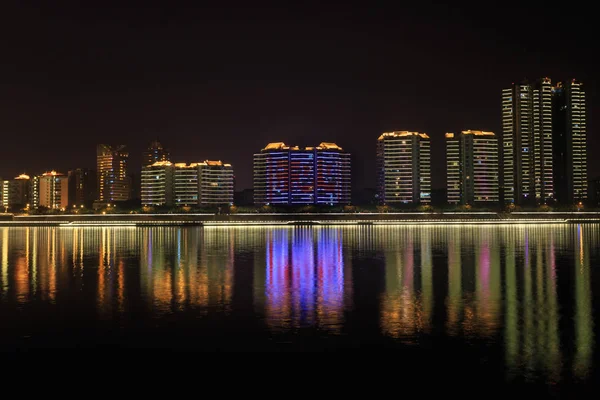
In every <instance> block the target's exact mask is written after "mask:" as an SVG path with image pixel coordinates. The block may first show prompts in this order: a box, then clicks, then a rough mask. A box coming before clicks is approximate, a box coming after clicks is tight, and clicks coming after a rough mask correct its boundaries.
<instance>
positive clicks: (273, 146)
mask: <svg viewBox="0 0 600 400" xmlns="http://www.w3.org/2000/svg"><path fill="white" fill-rule="evenodd" d="M314 149H317V150H340V151H341V150H342V148H341V147H340V146H338V145H337V144H335V143H331V142H321V144H319V145H318V146H316V147H315V146H307V147H305V148H300V147H299V146H288V145H286V144H285V143H284V142H273V143H269V144H268V145H267V146H266V147H265V148H264V149H263V151H265V150H309V151H310V150H314Z"/></svg>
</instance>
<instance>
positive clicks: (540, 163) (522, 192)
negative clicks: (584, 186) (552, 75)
mask: <svg viewBox="0 0 600 400" xmlns="http://www.w3.org/2000/svg"><path fill="white" fill-rule="evenodd" d="M552 91H553V88H552V83H551V81H550V79H549V78H543V79H540V80H538V81H537V82H535V83H529V82H522V83H519V84H514V83H513V85H512V87H511V88H508V89H504V90H503V91H502V130H503V144H502V171H503V181H502V187H503V196H504V202H506V203H515V204H523V203H530V204H533V203H538V204H539V203H547V202H551V201H553V200H554V176H553V156H552V146H553V145H552Z"/></svg>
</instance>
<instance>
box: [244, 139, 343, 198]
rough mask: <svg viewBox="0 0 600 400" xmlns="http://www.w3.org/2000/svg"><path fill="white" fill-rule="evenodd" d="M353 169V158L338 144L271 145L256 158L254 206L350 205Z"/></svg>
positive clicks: (279, 143)
mask: <svg viewBox="0 0 600 400" xmlns="http://www.w3.org/2000/svg"><path fill="white" fill-rule="evenodd" d="M350 168H351V166H350V154H349V153H346V152H344V151H343V149H342V148H341V147H339V146H338V145H336V144H335V143H327V142H322V143H321V144H319V146H316V147H305V148H300V147H298V146H287V145H286V144H285V143H283V142H275V143H269V144H268V145H267V146H266V147H265V148H264V149H262V150H261V152H260V153H257V154H254V204H257V205H267V204H270V205H307V204H323V205H340V204H349V203H350V185H351V183H350Z"/></svg>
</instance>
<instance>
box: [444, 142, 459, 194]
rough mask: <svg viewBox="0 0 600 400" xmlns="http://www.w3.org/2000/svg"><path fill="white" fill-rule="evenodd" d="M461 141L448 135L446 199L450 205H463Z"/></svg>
mask: <svg viewBox="0 0 600 400" xmlns="http://www.w3.org/2000/svg"><path fill="white" fill-rule="evenodd" d="M460 164H461V158H460V140H459V136H456V135H455V134H454V133H446V197H447V200H448V204H460V203H461V195H460V192H461V173H460V171H461V169H460V166H461V165H460Z"/></svg>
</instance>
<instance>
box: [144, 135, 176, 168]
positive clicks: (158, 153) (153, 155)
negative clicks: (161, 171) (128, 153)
mask: <svg viewBox="0 0 600 400" xmlns="http://www.w3.org/2000/svg"><path fill="white" fill-rule="evenodd" d="M160 161H171V154H170V153H169V150H168V149H165V147H164V146H163V145H162V143H160V142H159V141H158V140H154V141H152V142H151V143H150V145H148V148H147V149H146V150H144V152H143V153H142V167H145V166H147V165H152V164H154V163H155V162H160Z"/></svg>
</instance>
